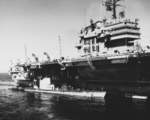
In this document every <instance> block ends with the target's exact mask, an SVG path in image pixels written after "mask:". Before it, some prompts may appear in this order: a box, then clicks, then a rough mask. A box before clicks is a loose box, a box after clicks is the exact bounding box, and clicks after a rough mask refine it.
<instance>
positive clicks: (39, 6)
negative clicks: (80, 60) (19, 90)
mask: <svg viewBox="0 0 150 120" xmlns="http://www.w3.org/2000/svg"><path fill="white" fill-rule="evenodd" d="M101 3H102V0H0V55H1V60H0V72H7V71H8V70H9V63H10V61H11V60H13V61H15V60H18V59H23V58H24V57H25V49H24V48H25V47H24V46H26V48H27V55H28V57H32V56H31V54H32V53H35V54H36V55H37V56H39V57H42V55H43V52H47V53H48V54H49V55H50V57H51V58H57V57H58V56H59V41H58V36H60V37H61V48H62V55H63V56H69V57H75V56H76V55H77V51H76V49H75V47H74V46H75V44H76V43H77V41H78V40H79V37H78V33H79V31H80V29H81V28H82V27H84V26H86V25H88V24H89V20H90V19H91V18H92V19H93V20H94V21H96V20H100V19H102V18H104V17H108V16H109V14H107V13H106V12H105V9H104V7H103V6H102V4H101ZM122 3H123V4H125V6H126V7H124V9H125V11H126V14H127V17H129V18H130V17H131V18H139V22H140V26H141V28H142V29H141V32H142V40H143V41H146V42H149V41H150V34H149V30H150V13H149V11H150V7H149V5H150V1H149V0H123V2H122Z"/></svg>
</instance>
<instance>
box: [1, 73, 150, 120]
mask: <svg viewBox="0 0 150 120" xmlns="http://www.w3.org/2000/svg"><path fill="white" fill-rule="evenodd" d="M1 76H2V74H1ZM1 76H0V77H1ZM3 80H4V76H3ZM6 80H8V78H7V79H6ZM149 104H150V103H147V101H146V100H139V99H132V100H131V99H130V100H126V101H125V102H123V103H114V104H111V105H106V103H105V100H104V99H103V98H102V99H100V100H98V101H91V100H88V99H87V100H81V99H80V100H79V99H73V98H68V97H60V96H53V95H50V94H40V93H27V92H18V91H12V90H10V89H9V86H7V85H1V86H0V120H116V119H117V120H122V119H124V120H137V119H138V120H145V119H150V105H149Z"/></svg>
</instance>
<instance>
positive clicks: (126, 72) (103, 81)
mask: <svg viewBox="0 0 150 120" xmlns="http://www.w3.org/2000/svg"><path fill="white" fill-rule="evenodd" d="M120 1H121V0H106V1H104V2H103V4H104V6H105V8H106V10H107V11H110V12H112V19H111V20H108V19H102V20H99V21H96V22H94V21H93V20H92V19H91V20H90V24H89V25H88V26H86V27H84V28H82V29H81V31H80V35H79V42H78V44H77V45H76V48H77V50H78V52H79V54H80V57H77V58H72V59H69V60H66V59H65V58H63V57H62V58H61V59H57V60H50V59H48V61H45V62H42V63H40V62H39V61H38V60H37V61H36V63H31V64H27V65H23V66H24V67H26V68H28V69H26V70H28V73H29V76H28V77H29V78H30V80H31V81H34V80H37V81H39V82H40V80H41V79H43V78H45V77H47V78H50V81H51V84H53V85H54V86H55V88H62V87H65V88H66V89H71V90H75V89H80V90H94V91H100V90H105V91H113V90H114V89H115V90H118V91H126V92H130V93H139V94H147V93H150V91H149V87H150V52H149V51H150V50H149V48H150V47H149V46H148V45H147V46H146V47H145V48H144V49H143V47H142V46H141V45H140V42H139V41H142V39H141V37H140V34H141V33H140V27H139V23H138V19H135V20H130V19H127V18H126V17H125V12H124V11H119V12H118V11H117V7H118V6H121V5H120ZM39 82H37V83H38V84H39ZM33 83H34V82H33Z"/></svg>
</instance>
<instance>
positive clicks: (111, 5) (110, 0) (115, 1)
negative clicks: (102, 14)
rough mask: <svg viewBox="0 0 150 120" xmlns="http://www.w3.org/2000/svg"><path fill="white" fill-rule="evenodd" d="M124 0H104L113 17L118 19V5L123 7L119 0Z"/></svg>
mask: <svg viewBox="0 0 150 120" xmlns="http://www.w3.org/2000/svg"><path fill="white" fill-rule="evenodd" d="M120 1H122V0H105V1H103V5H104V6H105V7H106V10H107V11H111V12H112V13H113V14H112V17H113V19H117V11H116V8H117V7H118V6H120V7H122V5H120V4H119V2H120Z"/></svg>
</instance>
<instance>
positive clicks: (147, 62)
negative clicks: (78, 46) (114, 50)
mask: <svg viewBox="0 0 150 120" xmlns="http://www.w3.org/2000/svg"><path fill="white" fill-rule="evenodd" d="M64 66H65V69H62V68H61V67H60V70H59V71H57V72H56V74H55V75H54V74H51V73H50V74H51V76H53V77H51V80H52V82H53V83H54V84H55V85H56V86H57V85H58V86H61V85H63V84H66V85H71V86H73V87H75V88H81V89H90V90H91V89H92V90H96V89H100V88H110V86H112V87H115V86H116V87H118V86H127V87H129V86H131V87H134V86H135V87H142V86H148V85H150V68H149V66H150V55H149V54H140V55H136V56H130V57H121V58H119V57H118V58H107V59H102V58H98V57H97V58H91V59H90V61H89V60H87V59H84V60H83V59H82V60H77V59H75V60H74V61H72V62H66V63H64ZM54 76H55V77H54ZM53 78H57V79H53Z"/></svg>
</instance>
